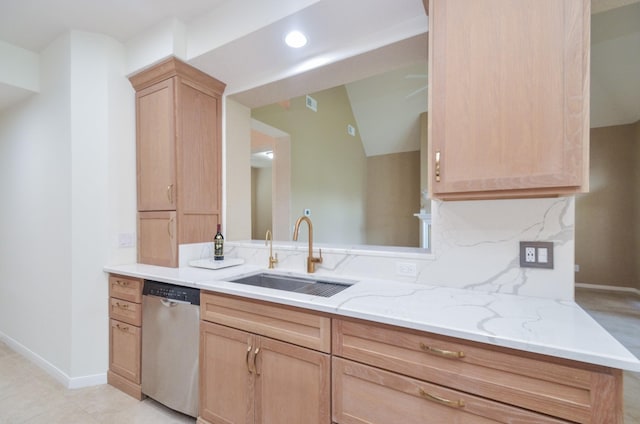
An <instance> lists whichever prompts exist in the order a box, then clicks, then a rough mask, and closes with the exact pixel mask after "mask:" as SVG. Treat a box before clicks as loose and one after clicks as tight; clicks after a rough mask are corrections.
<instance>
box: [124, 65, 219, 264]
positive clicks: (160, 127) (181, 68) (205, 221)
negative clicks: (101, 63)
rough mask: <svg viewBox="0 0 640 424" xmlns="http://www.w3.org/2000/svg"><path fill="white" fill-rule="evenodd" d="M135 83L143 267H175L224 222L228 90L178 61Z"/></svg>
mask: <svg viewBox="0 0 640 424" xmlns="http://www.w3.org/2000/svg"><path fill="white" fill-rule="evenodd" d="M129 80H130V81H131V84H132V85H133V87H134V88H135V90H136V145H137V178H138V187H137V188H138V262H140V263H147V264H153V265H163V266H170V267H175V266H178V248H177V246H178V245H180V244H184V243H198V242H205V241H209V240H211V239H212V238H213V235H214V234H215V229H216V225H217V224H218V223H219V222H220V221H221V197H220V196H221V178H222V173H221V168H222V164H221V149H222V148H221V143H222V142H221V140H222V135H221V122H222V118H221V112H222V105H221V97H222V93H223V91H224V88H225V85H224V84H223V83H221V82H220V81H218V80H216V79H214V78H212V77H210V76H209V75H207V74H205V73H203V72H201V71H199V70H197V69H195V68H193V67H191V66H189V65H187V64H185V63H183V62H181V61H179V60H177V59H176V58H169V59H167V60H165V61H163V62H161V63H159V64H157V65H155V66H153V67H151V68H149V69H146V70H144V71H141V72H139V73H137V74H135V75H133V76H131V77H130V78H129ZM172 212H174V213H172Z"/></svg>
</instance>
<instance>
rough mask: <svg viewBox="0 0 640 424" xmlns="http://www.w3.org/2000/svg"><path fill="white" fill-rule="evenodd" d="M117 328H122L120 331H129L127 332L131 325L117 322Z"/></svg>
mask: <svg viewBox="0 0 640 424" xmlns="http://www.w3.org/2000/svg"><path fill="white" fill-rule="evenodd" d="M116 328H117V329H118V330H120V331H127V332H128V331H129V326H128V325H127V326H122V325H120V324H116Z"/></svg>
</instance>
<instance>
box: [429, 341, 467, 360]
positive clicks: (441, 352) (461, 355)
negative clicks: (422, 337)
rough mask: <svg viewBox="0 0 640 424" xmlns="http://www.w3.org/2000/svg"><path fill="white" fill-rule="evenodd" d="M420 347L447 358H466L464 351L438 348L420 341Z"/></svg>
mask: <svg viewBox="0 0 640 424" xmlns="http://www.w3.org/2000/svg"><path fill="white" fill-rule="evenodd" d="M420 349H422V350H424V351H425V352H428V353H433V354H434V355H439V356H443V357H445V358H454V359H459V358H464V352H462V351H459V352H456V351H453V350H443V349H438V348H437V347H432V346H427V345H426V344H424V343H422V342H420Z"/></svg>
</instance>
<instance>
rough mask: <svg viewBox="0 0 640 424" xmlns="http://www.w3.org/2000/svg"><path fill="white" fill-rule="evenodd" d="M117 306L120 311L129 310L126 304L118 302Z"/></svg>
mask: <svg viewBox="0 0 640 424" xmlns="http://www.w3.org/2000/svg"><path fill="white" fill-rule="evenodd" d="M116 306H117V307H118V308H120V309H129V305H127V304H126V303H120V302H116Z"/></svg>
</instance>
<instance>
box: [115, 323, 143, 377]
mask: <svg viewBox="0 0 640 424" xmlns="http://www.w3.org/2000/svg"><path fill="white" fill-rule="evenodd" d="M110 323H111V325H110V326H109V369H110V370H111V371H112V372H114V373H116V374H118V375H120V376H121V377H124V378H126V379H127V380H129V381H131V382H133V383H136V384H140V360H141V358H140V348H141V344H142V341H141V337H140V336H141V333H140V327H136V326H135V325H131V324H127V323H125V322H121V321H116V320H114V319H112V320H111V321H110Z"/></svg>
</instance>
